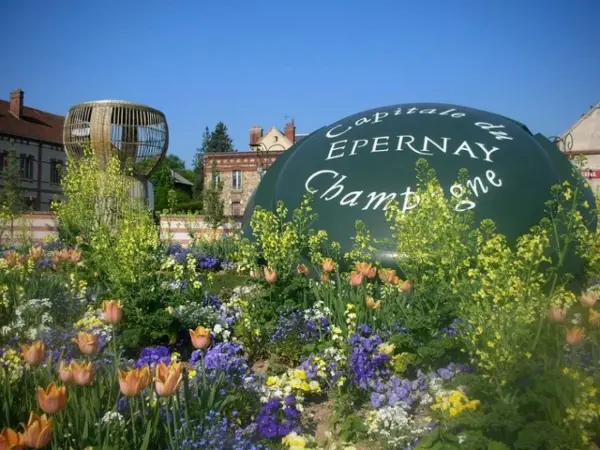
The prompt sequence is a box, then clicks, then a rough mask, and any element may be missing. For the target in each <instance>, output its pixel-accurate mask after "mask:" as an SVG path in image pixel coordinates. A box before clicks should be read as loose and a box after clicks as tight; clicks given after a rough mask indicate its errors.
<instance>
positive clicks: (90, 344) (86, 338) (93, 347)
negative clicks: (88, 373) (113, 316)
mask: <svg viewBox="0 0 600 450" xmlns="http://www.w3.org/2000/svg"><path fill="white" fill-rule="evenodd" d="M73 342H75V343H76V344H77V345H78V346H79V351H81V353H83V354H84V355H94V354H96V353H98V336H96V335H95V334H93V333H83V332H80V333H79V334H78V335H77V338H73Z"/></svg>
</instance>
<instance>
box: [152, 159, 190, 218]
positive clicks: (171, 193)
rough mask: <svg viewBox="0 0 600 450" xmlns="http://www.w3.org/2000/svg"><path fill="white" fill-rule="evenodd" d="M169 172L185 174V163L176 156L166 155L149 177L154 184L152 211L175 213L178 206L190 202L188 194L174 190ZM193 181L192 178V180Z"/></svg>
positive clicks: (174, 186)
mask: <svg viewBox="0 0 600 450" xmlns="http://www.w3.org/2000/svg"><path fill="white" fill-rule="evenodd" d="M171 171H176V172H178V173H179V174H182V175H183V174H186V173H187V172H189V171H186V170H185V161H183V160H182V159H181V158H179V157H178V156H176V155H168V156H167V157H166V158H165V159H164V160H163V161H162V162H161V163H160V165H159V166H158V168H157V169H156V170H155V171H154V173H153V174H152V176H151V177H150V179H151V181H152V183H153V184H154V210H155V211H157V212H162V211H166V210H168V211H169V212H171V213H172V212H175V210H176V208H177V207H178V205H179V204H182V203H188V202H189V201H190V200H191V197H190V195H189V193H187V192H185V191H183V190H181V189H178V188H176V185H175V182H174V180H173V174H172V172H171ZM192 180H193V178H192Z"/></svg>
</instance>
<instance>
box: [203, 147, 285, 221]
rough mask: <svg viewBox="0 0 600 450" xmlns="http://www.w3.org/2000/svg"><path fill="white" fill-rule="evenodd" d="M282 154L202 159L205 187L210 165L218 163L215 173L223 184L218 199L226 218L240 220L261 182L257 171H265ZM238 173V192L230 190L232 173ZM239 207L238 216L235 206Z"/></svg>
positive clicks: (212, 155)
mask: <svg viewBox="0 0 600 450" xmlns="http://www.w3.org/2000/svg"><path fill="white" fill-rule="evenodd" d="M282 153H283V152H239V153H212V154H206V155H204V186H205V187H208V186H209V185H210V183H211V181H212V164H213V161H214V162H216V163H217V171H218V172H219V175H220V177H221V182H222V183H223V192H222V194H221V198H222V199H223V204H224V208H223V209H224V214H225V215H226V216H238V217H241V216H243V214H244V210H245V208H246V205H247V204H248V200H249V199H250V196H251V195H252V193H253V192H254V190H255V189H256V187H257V186H258V184H259V183H260V180H261V174H260V170H261V169H264V170H265V171H266V170H267V169H268V168H269V167H270V166H271V164H273V163H274V162H275V160H276V159H277V158H278V157H279V156H280V155H281V154H282ZM236 170H239V171H240V172H241V174H242V185H241V189H233V172H234V171H236ZM236 203H239V209H238V211H239V214H236V212H238V211H235V205H236Z"/></svg>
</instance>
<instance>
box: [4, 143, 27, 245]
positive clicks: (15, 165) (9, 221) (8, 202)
mask: <svg viewBox="0 0 600 450" xmlns="http://www.w3.org/2000/svg"><path fill="white" fill-rule="evenodd" d="M7 156H8V161H7V162H8V164H6V165H5V167H4V169H3V171H2V189H0V240H1V238H2V237H3V234H4V233H7V234H8V235H9V236H10V238H11V239H12V238H14V226H15V220H16V219H17V218H18V217H19V216H20V215H21V214H23V213H24V212H25V210H26V207H25V197H24V189H23V187H22V186H21V173H20V170H19V159H18V158H17V152H16V151H15V150H14V149H13V150H11V151H10V152H9V153H8V155H7ZM5 161H6V159H5Z"/></svg>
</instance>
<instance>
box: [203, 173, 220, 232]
mask: <svg viewBox="0 0 600 450" xmlns="http://www.w3.org/2000/svg"><path fill="white" fill-rule="evenodd" d="M218 173H219V172H218V171H217V163H216V162H215V161H213V165H212V179H211V181H210V185H209V186H208V187H207V188H206V189H204V196H203V197H204V204H203V207H204V218H205V219H206V221H207V222H208V223H209V225H210V226H211V227H212V229H213V230H216V229H217V228H219V226H220V225H221V224H222V223H223V218H224V214H223V210H224V203H223V199H222V198H221V193H222V192H223V183H222V182H221V180H220V177H218V176H217V175H218Z"/></svg>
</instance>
